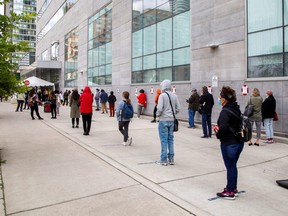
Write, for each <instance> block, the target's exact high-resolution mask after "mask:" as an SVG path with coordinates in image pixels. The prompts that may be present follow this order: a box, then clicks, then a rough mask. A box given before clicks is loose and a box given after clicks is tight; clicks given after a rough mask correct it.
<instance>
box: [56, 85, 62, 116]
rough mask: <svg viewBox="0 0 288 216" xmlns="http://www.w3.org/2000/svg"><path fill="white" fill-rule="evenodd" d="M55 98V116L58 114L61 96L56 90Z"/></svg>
mask: <svg viewBox="0 0 288 216" xmlns="http://www.w3.org/2000/svg"><path fill="white" fill-rule="evenodd" d="M55 96H56V113H57V115H59V114H60V107H61V104H62V103H61V96H60V92H59V91H58V90H55Z"/></svg>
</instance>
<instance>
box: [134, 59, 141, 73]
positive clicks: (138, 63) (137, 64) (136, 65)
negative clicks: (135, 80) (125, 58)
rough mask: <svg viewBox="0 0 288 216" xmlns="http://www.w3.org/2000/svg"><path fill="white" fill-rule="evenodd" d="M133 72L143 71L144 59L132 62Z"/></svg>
mask: <svg viewBox="0 0 288 216" xmlns="http://www.w3.org/2000/svg"><path fill="white" fill-rule="evenodd" d="M132 70H133V71H140V70H142V57H140V58H135V59H133V60H132Z"/></svg>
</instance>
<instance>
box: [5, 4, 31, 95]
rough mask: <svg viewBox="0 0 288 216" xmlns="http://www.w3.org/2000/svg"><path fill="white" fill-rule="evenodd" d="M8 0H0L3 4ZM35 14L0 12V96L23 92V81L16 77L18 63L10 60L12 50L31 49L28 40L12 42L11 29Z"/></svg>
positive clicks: (25, 50) (23, 50) (12, 34)
mask: <svg viewBox="0 0 288 216" xmlns="http://www.w3.org/2000/svg"><path fill="white" fill-rule="evenodd" d="M7 2H10V0H2V1H0V5H4V4H6V3H7ZM33 17H35V14H32V13H22V14H16V13H14V12H11V13H10V15H9V16H6V15H2V14H0V96H4V95H11V94H13V93H14V92H23V90H24V89H25V88H24V87H23V82H22V81H20V80H18V79H17V78H16V72H17V69H18V64H15V63H13V62H12V58H15V56H13V53H14V52H27V51H30V50H32V48H30V47H29V44H28V42H26V41H21V42H18V43H12V41H11V38H12V37H13V36H15V34H14V33H13V30H15V29H17V28H18V27H17V26H18V24H19V23H20V22H22V21H29V20H31V19H32V18H33Z"/></svg>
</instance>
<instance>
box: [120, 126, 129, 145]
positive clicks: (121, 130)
mask: <svg viewBox="0 0 288 216" xmlns="http://www.w3.org/2000/svg"><path fill="white" fill-rule="evenodd" d="M129 123H130V121H119V124H118V127H119V131H120V132H121V133H122V134H123V136H124V142H127V140H128V137H129V136H128V129H129Z"/></svg>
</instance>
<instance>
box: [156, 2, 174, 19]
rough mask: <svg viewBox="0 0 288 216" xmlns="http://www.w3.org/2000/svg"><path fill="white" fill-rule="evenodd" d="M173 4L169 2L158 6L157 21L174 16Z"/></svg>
mask: <svg viewBox="0 0 288 216" xmlns="http://www.w3.org/2000/svg"><path fill="white" fill-rule="evenodd" d="M171 6H172V5H171V4H170V3H169V2H167V3H166V4H164V5H161V6H159V7H158V8H157V22H160V21H161V20H164V19H167V18H169V17H172V15H173V13H172V8H171Z"/></svg>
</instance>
